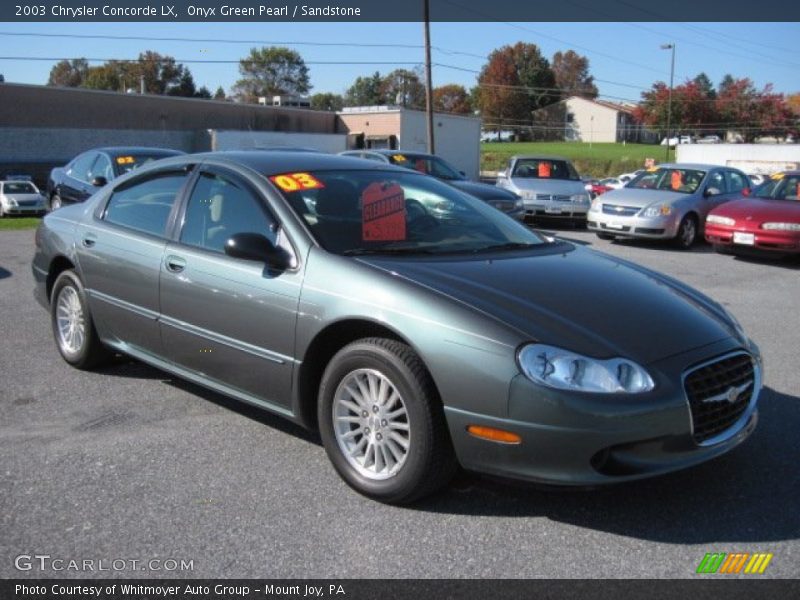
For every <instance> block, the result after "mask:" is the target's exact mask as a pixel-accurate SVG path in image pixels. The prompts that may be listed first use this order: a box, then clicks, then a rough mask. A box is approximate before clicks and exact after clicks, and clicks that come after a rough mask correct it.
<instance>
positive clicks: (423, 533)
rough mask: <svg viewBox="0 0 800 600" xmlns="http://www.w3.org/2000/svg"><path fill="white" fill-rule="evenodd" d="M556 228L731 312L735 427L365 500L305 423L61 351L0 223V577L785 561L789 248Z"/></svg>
mask: <svg viewBox="0 0 800 600" xmlns="http://www.w3.org/2000/svg"><path fill="white" fill-rule="evenodd" d="M556 233H557V234H558V235H560V236H562V237H564V238H567V239H570V240H573V241H575V242H576V243H580V244H588V245H591V246H592V247H594V248H596V249H599V250H601V251H603V252H608V253H610V254H613V255H618V256H622V257H625V258H628V259H631V260H634V261H637V262H640V263H642V264H644V265H646V266H649V267H652V268H655V269H658V270H660V271H664V272H666V273H668V274H669V275H672V276H674V277H677V278H679V279H681V280H684V281H686V282H688V283H689V284H691V285H694V286H696V287H697V288H699V289H700V290H702V291H704V292H706V293H707V294H709V295H711V296H712V297H713V298H715V299H717V300H718V301H720V302H722V303H723V304H724V305H726V306H727V307H728V308H729V309H730V310H731V311H732V312H733V313H734V314H735V315H736V316H737V317H738V318H739V320H740V321H741V323H742V324H743V326H744V328H745V330H746V331H747V332H748V333H749V334H750V335H751V337H753V338H754V339H755V341H756V342H757V343H758V344H759V345H760V346H761V349H762V352H763V354H764V359H765V363H766V374H765V375H766V376H765V384H766V388H765V390H764V393H763V395H762V397H761V403H760V405H761V421H760V424H759V427H758V429H757V431H756V433H755V434H754V435H753V437H752V438H751V439H750V440H749V441H748V442H747V443H746V444H744V445H743V446H741V447H739V448H737V449H736V450H734V451H733V452H732V453H730V454H728V455H726V456H724V457H722V458H720V459H717V460H716V461H713V462H711V463H707V464H705V465H702V466H700V467H697V468H694V469H691V470H688V471H684V472H681V473H678V474H674V475H670V476H666V477H661V478H658V479H654V480H649V481H645V482H640V483H635V484H628V485H624V486H618V487H611V488H603V489H599V490H581V491H553V490H541V489H535V488H531V487H529V486H517V485H508V484H505V483H500V482H495V481H492V480H487V479H483V478H479V477H476V476H471V475H462V476H459V478H458V479H457V481H455V482H454V484H453V485H452V486H451V487H450V488H449V489H448V490H446V491H445V492H444V493H442V494H440V495H437V496H435V497H433V498H430V499H428V500H426V501H424V502H423V503H420V504H418V505H415V506H412V507H406V508H397V507H391V506H385V505H381V504H378V503H375V502H373V501H370V500H367V499H365V498H362V497H360V496H358V495H357V494H356V493H354V492H353V491H351V490H350V489H349V488H348V487H347V486H346V485H345V484H344V483H343V482H342V481H341V480H340V479H339V478H338V477H337V476H336V474H335V473H334V471H333V469H332V468H331V467H330V466H329V463H328V460H327V458H326V456H325V452H324V450H323V448H322V446H321V444H320V442H319V440H318V438H317V437H316V436H315V435H314V434H309V433H307V432H305V431H303V430H301V429H300V428H298V427H296V426H294V425H292V424H289V423H287V422H285V421H283V420H282V419H280V418H278V417H274V416H271V415H269V414H265V413H262V412H259V411H256V410H254V409H250V408H249V407H246V406H243V405H239V404H237V403H236V402H233V401H230V400H227V399H226V398H224V397H221V396H219V395H217V394H214V393H212V392H209V391H206V390H204V389H201V388H198V387H196V386H194V385H191V384H188V383H184V382H181V381H179V380H175V379H173V378H172V377H171V376H169V375H167V374H165V373H162V372H159V371H157V370H155V369H152V368H150V367H147V366H144V365H142V364H140V363H136V362H130V361H121V362H119V364H116V365H114V366H111V367H108V368H106V369H104V370H102V371H99V372H94V373H88V372H81V371H77V370H74V369H72V368H70V367H68V366H67V364H66V363H65V362H64V361H63V360H61V358H60V356H59V355H58V353H57V351H56V349H55V346H54V344H53V343H52V339H51V333H50V325H49V318H48V315H47V313H46V312H45V311H44V310H43V309H42V308H41V307H40V306H39V305H38V304H36V303H35V302H34V300H33V299H32V295H31V291H32V278H31V275H30V267H29V264H30V258H31V255H32V252H33V232H32V231H19V232H13V231H9V232H0V315H1V316H0V323H2V332H1V333H2V337H0V340H2V341H0V381H1V382H2V383H0V408H1V409H2V419H0V577H20V576H22V577H26V576H29V577H42V576H44V577H61V576H66V577H78V576H81V577H85V576H92V575H101V576H107V575H109V573H98V572H94V573H92V572H89V573H80V572H74V571H59V572H57V571H53V570H45V571H39V570H36V569H33V570H31V571H27V572H20V571H18V570H16V569H15V567H14V558H15V557H17V556H18V555H22V554H31V555H32V554H47V555H50V556H52V557H54V558H56V557H57V558H64V559H67V560H69V559H74V560H84V559H94V560H99V559H104V560H106V561H111V560H114V559H125V560H131V559H135V560H142V561H146V560H149V559H153V558H155V559H161V560H166V559H174V560H177V561H181V560H184V561H190V560H191V561H193V569H192V570H191V571H184V572H179V571H165V570H163V569H162V570H150V571H146V572H136V571H129V570H128V571H122V572H120V573H111V574H116V575H123V576H139V575H141V576H147V577H151V576H154V577H165V576H189V577H303V578H329V577H336V578H345V577H391V578H398V577H436V578H444V577H486V578H493V577H497V578H517V577H521V578H527V577H577V578H595V577H678V578H681V577H695V576H696V575H694V572H695V569H696V567H697V565H698V563H699V562H700V560H701V559H702V558H703V556H704V554H705V553H706V552H751V553H752V552H771V553H773V554H774V558H773V559H772V562H771V564H770V565H769V568H768V569H767V572H766V574H765V575H763V576H761V577H797V576H798V573H799V572H800V569H799V568H798V565H800V541H798V540H799V539H800V512H799V511H798V510H797V505H798V497H800V477H798V465H800V435H798V431H800V369H798V365H800V358H799V356H800V355H799V354H798V352H799V350H800V346H798V339H800V337H799V335H798V329H797V327H798V323H800V322H799V321H798V319H797V313H798V301H800V260H791V261H781V262H777V263H772V262H764V261H755V260H744V259H736V258H732V257H729V256H721V255H716V254H714V253H713V252H712V251H711V249H710V247H708V246H705V245H699V246H697V247H696V248H695V249H694V250H693V251H691V252H689V253H684V252H679V251H676V250H672V249H670V248H668V247H664V246H661V245H653V244H645V243H633V242H624V243H614V244H612V243H609V242H606V241H600V240H598V239H596V238H595V236H594V235H593V234H590V233H588V232H586V231H581V230H571V229H562V230H558V231H557V232H556ZM579 300H580V301H585V302H589V303H591V302H592V299H591V298H585V299H579ZM600 311H601V307H598V313H600ZM653 318H654V319H657V318H658V315H657V314H654V315H653ZM653 343H654V344H658V340H653ZM740 577H747V576H745V575H741V576H740Z"/></svg>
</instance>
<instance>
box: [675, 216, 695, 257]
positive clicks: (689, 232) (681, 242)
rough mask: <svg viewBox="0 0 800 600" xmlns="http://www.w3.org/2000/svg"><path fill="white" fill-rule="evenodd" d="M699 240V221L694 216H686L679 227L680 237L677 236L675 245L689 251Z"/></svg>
mask: <svg viewBox="0 0 800 600" xmlns="http://www.w3.org/2000/svg"><path fill="white" fill-rule="evenodd" d="M696 239H697V220H696V219H695V218H694V217H693V216H692V215H686V216H685V217H683V219H682V220H681V224H680V225H679V226H678V235H676V236H675V245H676V246H677V247H678V248H680V249H681V250H688V249H689V248H691V247H692V246H693V245H694V242H695V240H696Z"/></svg>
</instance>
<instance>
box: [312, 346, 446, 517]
mask: <svg viewBox="0 0 800 600" xmlns="http://www.w3.org/2000/svg"><path fill="white" fill-rule="evenodd" d="M364 370H369V371H371V372H373V373H375V372H377V374H379V375H381V376H383V377H385V378H386V380H387V381H388V382H389V383H390V384H391V385H392V386H393V387H394V389H395V390H396V391H397V392H398V393H399V395H400V398H401V402H402V403H403V406H404V407H405V409H406V412H407V430H408V448H407V450H406V453H405V458H404V462H402V463H400V462H399V461H398V464H400V466H399V468H398V470H397V471H396V472H395V473H394V474H393V475H388V476H386V477H387V478H385V479H380V480H378V479H375V478H374V477H373V476H369V477H368V476H366V475H364V474H362V472H359V470H358V469H357V467H356V466H354V465H353V464H351V462H350V459H348V458H347V457H346V456H345V453H344V450H343V449H342V448H341V447H340V441H339V440H338V439H337V434H336V432H335V431H334V415H335V412H334V411H335V402H334V401H335V396H336V393H337V390H338V388H339V386H340V384H343V383H344V382H345V381H347V380H348V379H349V378H350V377H352V376H353V375H354V373H359V372H362V371H364ZM363 414H368V412H367V411H364V413H363ZM387 416H388V415H387ZM318 421H319V429H320V435H321V437H322V442H323V444H324V446H325V451H326V452H327V454H328V458H329V459H330V461H331V462H332V463H333V466H334V468H335V469H336V471H337V472H338V473H339V475H340V476H341V477H342V479H344V481H345V482H346V483H347V484H348V485H349V486H350V487H352V488H353V489H354V490H356V491H357V492H359V493H361V494H364V495H365V496H369V497H370V498H373V499H375V500H379V501H381V502H387V503H392V504H407V503H410V502H413V501H414V500H418V499H420V498H422V497H423V496H427V495H429V494H432V493H433V492H435V491H436V490H438V489H440V488H442V487H444V486H446V485H447V484H448V483H449V481H450V479H451V478H452V476H453V475H454V473H455V472H456V470H457V466H458V463H457V461H456V458H455V453H454V451H453V447H452V443H451V441H450V435H449V432H448V430H447V423H446V422H445V417H444V411H443V409H442V405H441V401H440V399H439V397H438V394H437V393H436V388H435V386H434V384H433V380H432V379H431V376H430V374H429V373H428V371H427V369H426V368H425V366H424V364H423V363H422V361H421V360H420V358H419V357H418V356H417V355H416V354H415V353H414V351H413V350H412V349H411V348H409V347H408V346H407V345H405V344H402V343H400V342H397V341H395V340H389V339H384V338H366V339H362V340H358V341H356V342H353V343H351V344H349V345H347V346H345V347H344V348H342V349H341V350H340V351H339V352H338V353H337V354H336V355H335V356H334V357H333V358H332V359H331V361H330V363H329V364H328V366H327V368H326V369H325V373H324V374H323V376H322V382H321V384H320V389H319V404H318ZM362 425H363V424H352V425H347V427H350V428H352V429H351V430H352V431H353V432H355V431H359V432H361V431H362V429H361V428H362ZM382 425H383V427H384V428H385V427H386V422H385V421H384V422H383V423H382ZM374 426H375V427H377V426H378V425H377V423H375V424H374ZM363 431H365V432H366V433H368V434H369V433H372V435H373V436H374V437H378V436H379V433H378V432H377V431H372V432H370V431H369V430H368V429H364V430H363ZM384 431H389V429H384ZM356 435H357V436H361V435H363V434H362V433H358V434H356ZM389 435H391V433H388V434H387V440H386V442H387V443H388V441H389V440H388V437H389ZM374 437H373V439H374ZM355 439H356V438H353V440H355ZM378 439H380V438H379V437H378ZM354 443H355V442H354ZM367 444H368V445H369V442H368V443H367ZM368 454H369V453H368V452H367V454H366V456H368ZM366 462H367V461H366V460H365V461H364V463H363V464H366Z"/></svg>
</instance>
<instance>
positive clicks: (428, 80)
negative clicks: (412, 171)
mask: <svg viewBox="0 0 800 600" xmlns="http://www.w3.org/2000/svg"><path fill="white" fill-rule="evenodd" d="M422 5H423V11H424V14H423V16H424V20H425V113H426V116H427V120H428V154H435V153H436V150H435V146H434V143H433V83H432V81H433V76H432V75H431V22H430V6H429V0H422Z"/></svg>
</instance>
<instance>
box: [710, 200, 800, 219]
mask: <svg viewBox="0 0 800 600" xmlns="http://www.w3.org/2000/svg"><path fill="white" fill-rule="evenodd" d="M711 214H715V215H723V216H726V217H730V218H731V219H735V220H736V221H753V222H756V223H767V222H770V221H772V222H775V221H786V220H790V221H791V222H794V223H797V222H800V202H796V201H793V200H767V199H762V198H741V199H739V200H732V201H731V202H726V203H725V204H723V205H722V206H720V207H718V208H716V209H714V210H713V211H711Z"/></svg>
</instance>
